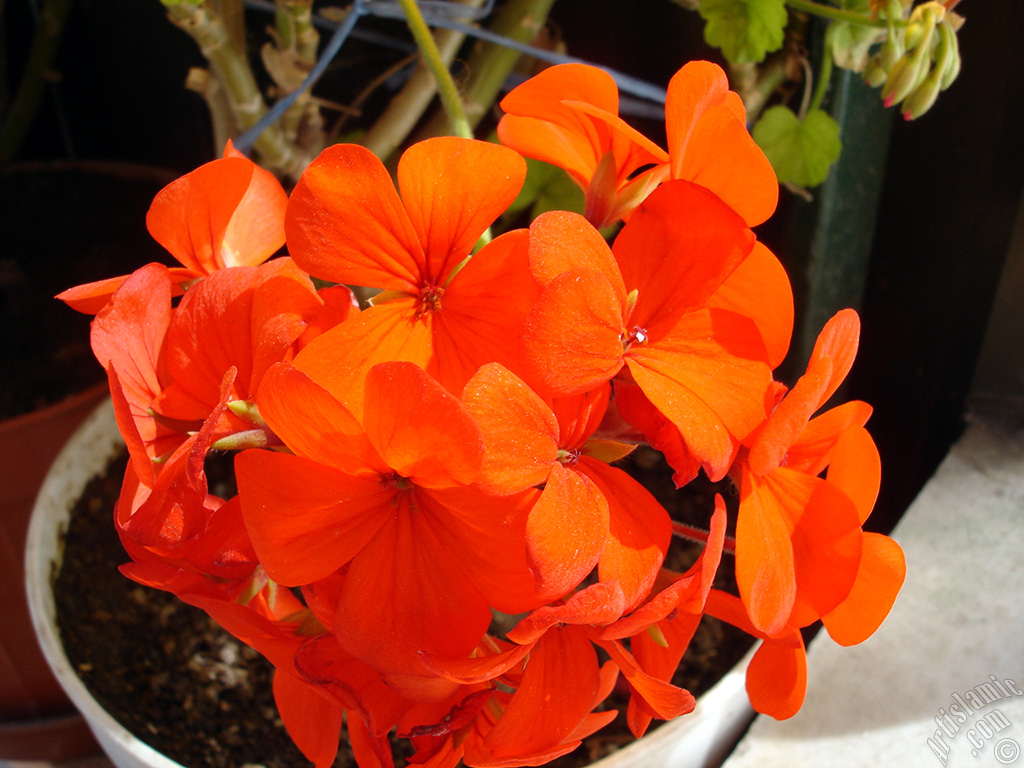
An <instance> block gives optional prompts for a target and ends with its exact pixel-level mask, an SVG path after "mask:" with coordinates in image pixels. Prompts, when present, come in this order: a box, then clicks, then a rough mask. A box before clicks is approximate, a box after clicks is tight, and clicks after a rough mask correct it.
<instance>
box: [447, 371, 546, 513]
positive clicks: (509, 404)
mask: <svg viewBox="0 0 1024 768" xmlns="http://www.w3.org/2000/svg"><path fill="white" fill-rule="evenodd" d="M462 402H463V405H465V407H466V409H467V410H468V411H469V413H470V414H471V415H472V416H473V418H474V419H476V422H477V424H478V425H479V427H480V431H481V433H482V435H483V438H484V461H483V468H482V480H481V484H482V485H483V487H485V488H487V489H488V490H490V491H492V492H495V493H508V492H515V491H521V490H525V489H526V488H529V487H531V486H534V485H539V484H540V483H542V482H544V480H545V479H547V476H548V473H549V472H550V471H551V467H552V465H553V464H554V463H555V460H556V459H557V457H558V422H557V421H556V420H555V416H554V414H553V413H552V412H551V409H550V408H548V406H547V405H545V403H544V401H543V400H541V399H540V398H539V397H538V396H537V395H536V394H535V393H534V392H533V390H531V389H530V388H529V387H527V386H526V384H525V383H523V381H522V379H520V378H519V377H517V376H516V375H515V374H513V373H512V372H510V371H509V370H508V369H506V368H504V367H503V366H501V365H498V364H497V363H489V364H488V365H485V366H483V367H482V368H481V369H480V370H479V371H478V372H477V374H476V375H475V376H473V378H472V379H470V380H469V383H468V384H466V389H465V391H464V392H463V394H462Z"/></svg>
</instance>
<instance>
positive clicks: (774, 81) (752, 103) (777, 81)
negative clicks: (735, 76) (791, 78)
mask: <svg viewBox="0 0 1024 768" xmlns="http://www.w3.org/2000/svg"><path fill="white" fill-rule="evenodd" d="M786 79H787V76H786V64H785V62H784V61H782V60H781V59H780V60H777V61H774V62H772V63H771V64H767V65H765V66H764V67H762V68H761V70H760V71H759V72H758V73H757V76H756V78H755V79H754V81H753V83H751V84H750V85H749V87H746V88H743V89H742V90H738V93H739V94H740V98H742V99H743V108H744V109H745V110H746V113H747V123H748V124H753V123H755V122H757V118H758V117H760V116H761V113H762V112H763V111H764V107H765V104H767V103H768V99H770V98H771V96H772V94H773V93H775V91H776V90H777V89H778V88H779V86H781V85H782V84H783V83H784V82H786Z"/></svg>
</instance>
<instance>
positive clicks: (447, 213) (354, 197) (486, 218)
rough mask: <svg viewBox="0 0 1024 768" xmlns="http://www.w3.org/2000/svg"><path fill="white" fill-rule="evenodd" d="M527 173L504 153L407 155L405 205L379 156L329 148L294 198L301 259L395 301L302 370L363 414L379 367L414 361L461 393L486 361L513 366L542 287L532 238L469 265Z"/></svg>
mask: <svg viewBox="0 0 1024 768" xmlns="http://www.w3.org/2000/svg"><path fill="white" fill-rule="evenodd" d="M525 173H526V165H525V162H524V161H523V159H522V158H521V157H520V156H519V155H517V154H516V153H515V152H512V151H511V150H509V149H505V148H504V147H500V146H497V145H495V144H488V143H486V142H481V141H472V140H467V139H456V138H447V137H446V138H438V139H430V140H427V141H424V142H421V143H419V144H416V145H414V146H413V147H411V148H410V149H409V150H408V151H407V152H406V153H405V154H404V155H403V156H402V159H401V161H400V162H399V166H398V185H399V188H400V189H401V197H399V194H398V192H396V190H395V187H394V185H393V184H392V182H391V179H390V177H389V176H388V174H387V171H386V170H385V169H384V166H383V165H382V164H381V162H380V161H379V160H378V159H377V158H376V157H375V156H374V155H373V154H372V153H371V152H369V151H368V150H366V149H364V148H362V147H358V146H354V145H338V146H334V147H330V148H328V149H327V150H325V151H324V152H323V153H322V154H321V155H320V157H318V158H317V159H316V160H315V161H314V162H313V163H312V164H311V165H310V166H309V168H307V170H306V171H305V173H304V174H303V176H302V178H301V179H300V180H299V184H298V185H297V186H296V188H295V191H294V192H293V193H292V197H291V200H290V203H289V206H288V214H287V220H286V226H287V234H288V247H289V250H290V252H291V254H292V256H293V257H294V258H295V260H296V263H298V264H299V265H300V266H302V267H303V268H304V269H306V270H307V271H309V273H310V274H312V275H314V276H316V277H320V278H323V279H326V280H332V281H337V282H343V283H346V284H349V285H366V286H372V287H376V288H383V289H385V293H384V294H383V295H382V296H379V297H377V299H376V300H375V306H373V307H371V308H370V309H368V310H367V311H365V312H363V313H361V314H360V315H359V316H358V317H356V318H353V319H352V320H350V321H349V322H346V323H343V324H342V325H340V326H338V327H337V328H335V329H333V330H332V331H330V332H328V333H325V334H324V335H323V336H321V337H320V338H319V339H317V340H316V341H314V342H313V343H312V344H310V345H309V347H308V348H307V349H306V350H304V351H303V353H302V355H300V356H299V358H298V359H297V360H296V365H297V366H298V367H299V368H300V369H302V370H303V371H305V372H306V373H308V374H309V375H311V376H312V377H313V378H315V379H316V380H317V382H319V383H320V384H321V385H322V386H324V387H326V388H327V389H328V390H330V391H331V392H332V393H333V394H334V395H335V396H336V397H338V398H339V399H341V400H342V401H343V402H345V403H346V405H348V406H349V407H350V408H351V409H352V411H353V412H354V413H356V414H357V415H358V413H359V410H360V407H361V406H360V398H361V396H362V395H361V390H362V383H363V381H364V380H365V374H366V371H367V370H368V369H369V368H370V367H372V366H373V365H374V364H375V363H378V362H385V361H388V360H404V361H408V362H414V363H416V364H417V365H419V366H420V367H422V368H424V369H425V370H426V371H428V372H429V373H430V374H431V375H432V376H434V377H435V378H437V379H438V381H440V382H441V384H442V385H443V386H445V387H446V388H448V389H450V390H451V391H453V392H458V391H461V389H462V386H463V385H464V384H465V383H466V381H467V380H468V379H469V377H470V376H472V375H473V373H475V372H476V370H477V368H479V367H480V366H481V365H482V364H484V363H488V362H491V361H498V362H502V363H503V364H506V365H511V364H512V362H513V355H514V353H515V350H516V339H517V336H518V333H519V329H520V327H521V325H522V321H523V319H524V318H525V317H526V314H527V313H528V312H529V310H530V307H531V306H532V302H533V299H534V298H535V296H536V290H537V289H536V286H535V285H534V284H533V281H532V279H531V277H530V274H529V270H528V269H527V266H526V259H527V254H526V238H527V235H526V233H525V232H512V233H508V234H506V235H504V236H502V237H500V238H498V239H496V240H494V241H493V242H491V243H489V244H488V245H486V246H485V247H484V248H482V249H481V250H480V252H479V253H477V254H475V255H473V257H472V258H470V259H469V260H468V262H467V261H466V260H467V258H468V257H469V256H470V254H471V252H472V250H473V248H474V246H475V245H476V243H477V241H478V240H479V239H480V237H481V236H482V235H483V234H484V231H485V230H486V229H487V227H488V226H489V225H490V224H491V222H493V221H494V220H495V219H496V218H497V217H498V216H499V215H500V214H501V213H502V212H503V211H504V210H505V208H507V207H508V205H509V204H510V203H511V202H512V200H513V199H515V197H516V195H517V194H518V192H519V189H520V187H521V186H522V183H523V179H524V177H525Z"/></svg>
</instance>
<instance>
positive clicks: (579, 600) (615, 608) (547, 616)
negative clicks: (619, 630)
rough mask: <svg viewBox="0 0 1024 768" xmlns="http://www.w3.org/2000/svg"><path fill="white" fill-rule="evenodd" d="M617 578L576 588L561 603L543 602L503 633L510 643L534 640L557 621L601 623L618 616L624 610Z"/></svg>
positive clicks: (586, 623) (575, 623) (523, 642)
mask: <svg viewBox="0 0 1024 768" xmlns="http://www.w3.org/2000/svg"><path fill="white" fill-rule="evenodd" d="M625 607H626V606H625V602H624V600H623V595H622V589H621V588H620V587H619V584H618V582H615V581H599V582H597V583H596V584H591V585H590V586H587V587H584V588H583V589H580V590H577V591H576V592H573V593H572V594H571V595H569V597H568V598H566V600H565V602H564V603H562V604H561V605H545V606H544V607H542V608H538V609H537V610H535V611H534V612H533V613H531V614H530V615H529V616H526V617H524V618H522V619H520V620H519V623H518V624H516V626H515V627H513V628H512V629H511V630H509V632H507V633H506V637H508V639H509V640H511V641H512V642H514V643H519V644H527V643H533V642H536V641H537V639H538V638H540V637H541V636H542V635H544V633H545V632H547V631H548V629H550V628H551V627H553V626H555V625H558V624H566V625H588V624H589V625H594V626H605V625H607V624H611V623H612V622H613V621H616V620H617V619H619V618H620V617H621V616H622V612H623V611H624V610H625Z"/></svg>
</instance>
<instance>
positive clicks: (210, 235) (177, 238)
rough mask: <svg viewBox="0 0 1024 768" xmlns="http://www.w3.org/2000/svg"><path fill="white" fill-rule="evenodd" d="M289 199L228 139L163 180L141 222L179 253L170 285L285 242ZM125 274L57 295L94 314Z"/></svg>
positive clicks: (257, 260)
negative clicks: (210, 156)
mask: <svg viewBox="0 0 1024 768" xmlns="http://www.w3.org/2000/svg"><path fill="white" fill-rule="evenodd" d="M287 202H288V196H287V195H286V194H285V191H284V189H283V188H282V187H281V183H280V182H279V181H278V180H277V179H276V178H274V176H273V174H271V173H270V172H269V171H266V170H264V169H262V168H260V167H259V166H258V165H256V164H255V163H254V162H252V161H251V160H249V159H248V158H246V157H245V156H244V155H243V154H242V153H240V152H238V151H237V150H236V149H235V148H234V146H233V145H232V144H231V142H230V141H229V142H228V144H227V146H226V147H225V149H224V157H222V158H220V159H219V160H213V161H211V162H209V163H206V164H205V165H202V166H200V167H199V168H197V169H196V170H194V171H192V172H191V173H188V174H186V175H185V176H182V177H181V178H180V179H177V180H175V181H173V182H171V183H170V184H168V185H167V186H166V187H164V188H163V189H162V190H161V191H160V192H159V193H157V196H156V197H155V198H154V199H153V204H152V205H151V206H150V209H149V213H148V214H147V215H146V227H147V228H148V229H149V233H150V234H151V235H152V236H153V238H154V239H155V240H156V241H157V242H158V243H160V245H162V246H163V247H164V248H166V249H167V251H168V252H169V253H170V254H171V255H172V256H173V257H174V258H175V259H177V260H178V262H179V263H180V264H181V265H182V266H181V267H173V268H171V270H170V272H169V275H170V278H171V281H172V283H173V284H174V286H175V288H176V292H177V293H180V292H181V290H182V288H183V286H186V285H188V284H189V283H191V282H193V281H195V280H197V279H200V278H203V277H206V276H207V275H211V274H213V273H214V272H216V271H217V270H220V269H225V268H227V267H242V266H250V267H251V266H256V265H257V264H262V263H263V262H264V261H266V260H267V259H269V258H270V257H271V256H273V255H274V252H275V251H277V250H278V249H279V248H280V247H281V246H282V245H284V211H285V206H286V205H287ZM126 279H127V275H122V276H121V277H112V278H108V279H106V280H100V281H97V282H95V283H87V284H85V285H79V286H77V287H75V288H69V289H68V290H66V291H64V292H63V293H61V294H59V295H58V296H57V298H58V299H61V300H62V301H64V302H66V303H67V304H68V306H70V307H71V308H73V309H77V310H78V311H79V312H84V313H86V314H96V313H97V312H99V311H100V309H102V308H103V306H104V305H105V304H106V303H107V301H109V299H110V297H111V295H113V293H114V291H116V290H117V288H118V287H119V286H120V285H121V284H122V283H123V282H124V281H125V280H126Z"/></svg>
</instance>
